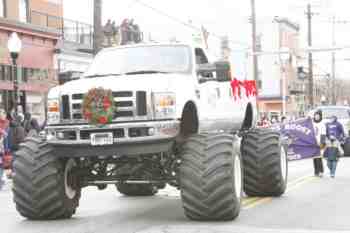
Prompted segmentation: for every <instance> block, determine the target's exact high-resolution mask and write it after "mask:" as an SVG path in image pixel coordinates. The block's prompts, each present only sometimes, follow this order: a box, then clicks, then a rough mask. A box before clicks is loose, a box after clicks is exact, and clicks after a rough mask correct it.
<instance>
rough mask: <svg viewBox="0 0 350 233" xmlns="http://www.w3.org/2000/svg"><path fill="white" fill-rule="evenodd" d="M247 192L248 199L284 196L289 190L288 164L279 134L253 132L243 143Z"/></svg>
mask: <svg viewBox="0 0 350 233" xmlns="http://www.w3.org/2000/svg"><path fill="white" fill-rule="evenodd" d="M241 151H242V159H243V167H244V192H245V193H246V194H247V195H248V196H281V195H282V194H283V193H284V192H285V190H286V187H287V176H288V163H287V155H286V151H285V147H284V146H283V145H282V142H281V137H280V134H279V133H278V132H276V131H273V130H270V129H253V130H251V131H249V132H248V133H247V134H246V135H245V136H244V137H243V141H242V150H241Z"/></svg>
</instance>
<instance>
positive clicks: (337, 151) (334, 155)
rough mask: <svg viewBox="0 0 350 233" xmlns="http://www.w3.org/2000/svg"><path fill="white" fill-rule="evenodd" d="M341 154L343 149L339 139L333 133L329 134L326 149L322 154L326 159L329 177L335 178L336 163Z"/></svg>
mask: <svg viewBox="0 0 350 233" xmlns="http://www.w3.org/2000/svg"><path fill="white" fill-rule="evenodd" d="M342 154H343V149H342V148H341V146H340V143H339V141H338V140H337V139H336V137H335V136H334V135H331V136H330V137H329V140H327V144H326V149H325V151H324V154H323V155H324V157H325V159H327V166H328V168H329V171H330V176H331V178H335V171H336V169H337V164H338V161H339V158H340V157H341V156H342Z"/></svg>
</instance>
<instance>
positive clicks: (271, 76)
mask: <svg viewBox="0 0 350 233" xmlns="http://www.w3.org/2000/svg"><path fill="white" fill-rule="evenodd" d="M259 27H260V30H261V33H260V35H259V50H261V52H262V53H261V55H259V57H258V63H259V83H258V84H259V85H258V86H259V99H258V105H259V110H260V114H261V115H267V116H269V117H273V116H276V117H280V116H281V115H282V113H283V98H282V97H283V88H285V93H286V115H289V116H296V117H297V116H300V115H303V114H304V112H305V95H304V90H305V85H304V83H303V82H304V81H303V80H299V79H298V75H297V66H298V63H299V54H298V49H299V25H298V24H295V23H293V22H291V21H290V20H289V19H286V18H275V19H274V21H273V23H270V24H264V25H261V26H260V25H259ZM283 47H287V48H288V49H289V51H290V56H289V58H288V59H286V60H285V58H283V59H282V58H281V57H282V56H281V55H279V54H276V53H275V52H277V51H279V50H280V49H281V48H283ZM264 52H266V53H264ZM249 70H251V69H249Z"/></svg>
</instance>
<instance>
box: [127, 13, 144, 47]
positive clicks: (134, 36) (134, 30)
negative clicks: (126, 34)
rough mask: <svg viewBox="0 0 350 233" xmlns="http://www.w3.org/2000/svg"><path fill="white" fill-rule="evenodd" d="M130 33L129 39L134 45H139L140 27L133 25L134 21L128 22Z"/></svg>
mask: <svg viewBox="0 0 350 233" xmlns="http://www.w3.org/2000/svg"><path fill="white" fill-rule="evenodd" d="M129 28H130V32H131V38H130V40H131V41H133V42H134V43H136V44H137V43H140V42H141V40H142V39H141V32H140V27H139V25H137V24H134V19H131V20H130V25H129Z"/></svg>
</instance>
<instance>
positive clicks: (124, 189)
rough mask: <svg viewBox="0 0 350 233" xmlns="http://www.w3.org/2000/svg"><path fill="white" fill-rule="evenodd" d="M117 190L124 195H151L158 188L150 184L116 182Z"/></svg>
mask: <svg viewBox="0 0 350 233" xmlns="http://www.w3.org/2000/svg"><path fill="white" fill-rule="evenodd" d="M116 186H117V190H118V191H119V192H120V193H121V194H124V195H126V196H153V195H155V194H156V193H157V192H158V188H157V186H155V185H151V184H117V185H116Z"/></svg>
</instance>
